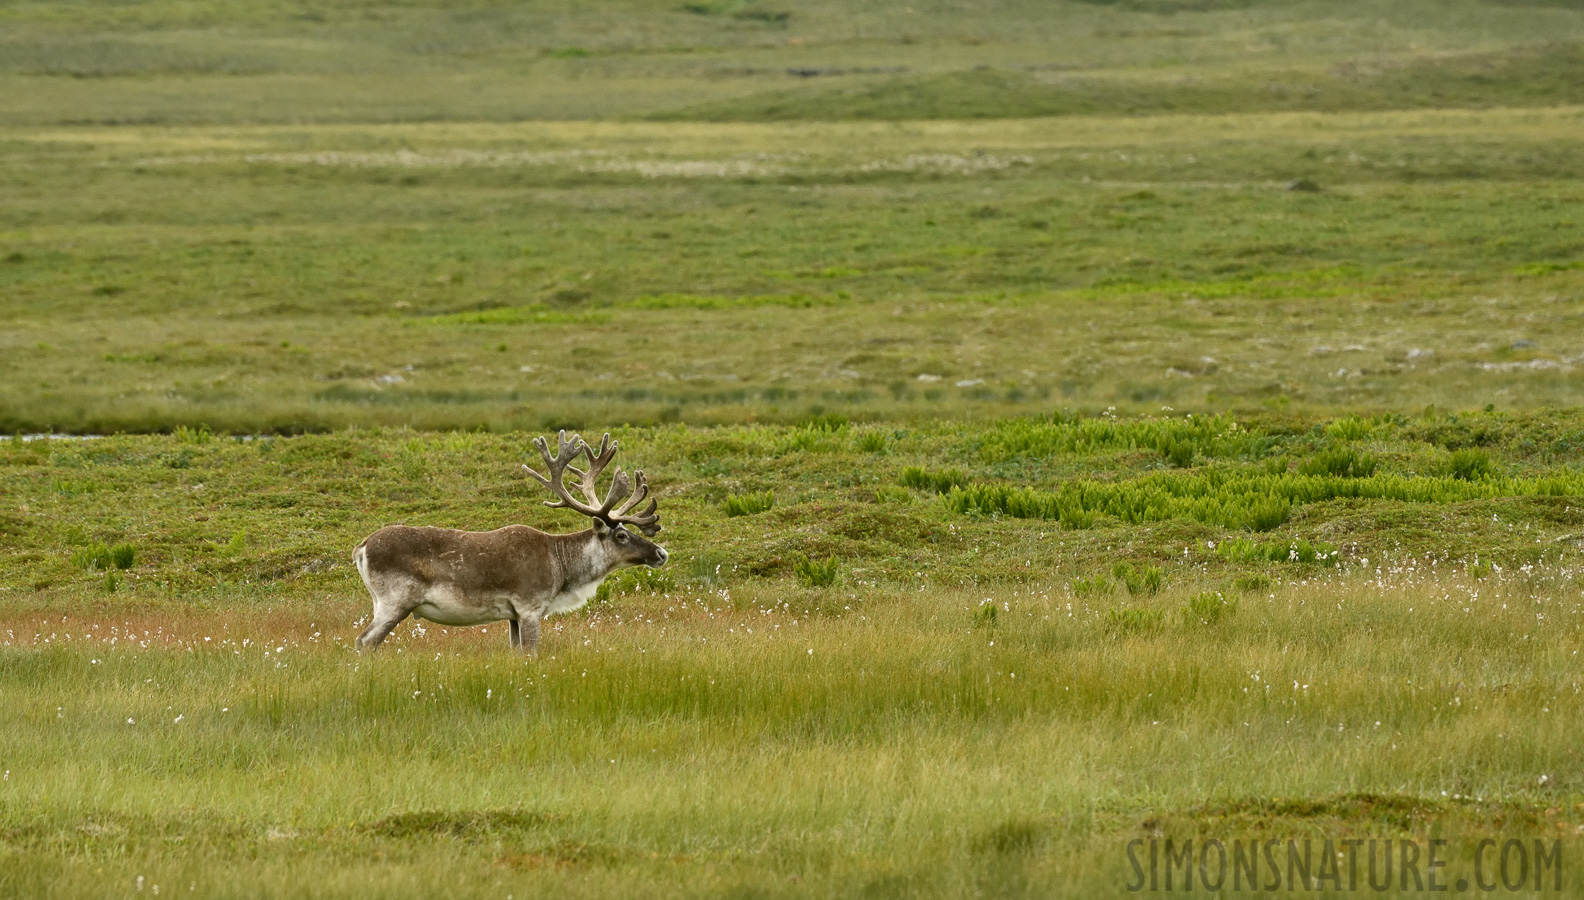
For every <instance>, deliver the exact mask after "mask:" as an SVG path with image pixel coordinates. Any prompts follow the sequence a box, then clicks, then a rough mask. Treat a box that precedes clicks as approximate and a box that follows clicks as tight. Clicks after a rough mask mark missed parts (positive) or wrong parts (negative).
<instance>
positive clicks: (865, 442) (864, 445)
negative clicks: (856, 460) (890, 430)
mask: <svg viewBox="0 0 1584 900" xmlns="http://www.w3.org/2000/svg"><path fill="white" fill-rule="evenodd" d="M855 444H856V445H857V447H858V449H859V450H861V451H863V452H864V453H884V452H886V445H887V440H886V435H885V432H883V431H865V432H863V433H862V434H859V435H858V440H857V441H856V442H855Z"/></svg>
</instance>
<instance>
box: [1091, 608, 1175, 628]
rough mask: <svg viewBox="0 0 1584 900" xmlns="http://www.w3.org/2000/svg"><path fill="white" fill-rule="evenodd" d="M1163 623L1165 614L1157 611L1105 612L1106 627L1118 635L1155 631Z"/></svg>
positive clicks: (1124, 610) (1114, 610)
mask: <svg viewBox="0 0 1584 900" xmlns="http://www.w3.org/2000/svg"><path fill="white" fill-rule="evenodd" d="M1165 621H1166V614H1165V613H1164V612H1163V611H1161V610H1158V609H1121V608H1118V609H1108V610H1106V625H1107V627H1109V628H1110V629H1111V630H1112V631H1114V632H1116V633H1118V634H1140V633H1143V632H1148V631H1157V630H1159V629H1160V627H1161V625H1162V624H1163V623H1164V622H1165Z"/></svg>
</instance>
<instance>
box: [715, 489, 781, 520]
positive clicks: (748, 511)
mask: <svg viewBox="0 0 1584 900" xmlns="http://www.w3.org/2000/svg"><path fill="white" fill-rule="evenodd" d="M774 506H775V491H765V492H764V493H762V494H727V495H726V500H725V502H723V503H721V509H723V510H725V512H726V515H727V516H731V517H735V516H752V515H758V514H759V513H762V512H767V511H769V510H770V509H771V508H773V507H774Z"/></svg>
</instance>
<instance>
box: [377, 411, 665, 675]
mask: <svg viewBox="0 0 1584 900" xmlns="http://www.w3.org/2000/svg"><path fill="white" fill-rule="evenodd" d="M574 447H576V448H579V449H577V450H575V451H574V452H575V453H583V452H587V451H586V448H584V447H583V445H582V443H581V440H579V439H577V438H574V440H573V441H572V442H568V441H566V439H565V435H564V434H563V435H562V450H563V452H562V453H560V454H558V457H557V458H556V459H555V460H553V461H552V460H551V459H550V456H549V454H548V452H546V453H545V458H546V460H547V461H548V462H551V463H552V465H551V468H552V473H553V474H552V477H553V478H554V485H553V487H552V490H553V491H554V492H555V493H556V494H557V495H558V496H559V497H561V498H562V500H558V501H556V504H555V505H565V506H570V507H571V508H574V509H578V510H579V511H580V512H585V513H587V514H588V515H590V516H591V517H592V518H593V523H594V527H593V528H590V529H588V530H586V531H579V532H576V533H573V534H549V533H546V532H543V531H540V530H538V529H536V528H529V527H528V526H526V525H508V526H506V527H505V528H498V529H496V530H494V531H457V530H455V529H451V528H426V527H425V528H415V527H411V526H407V525H390V526H387V527H385V528H381V529H380V530H379V531H376V532H374V533H373V534H371V535H369V536H368V538H367V539H365V540H364V541H363V543H361V544H359V545H358V546H357V549H356V550H354V551H352V562H353V563H354V564H355V565H356V566H357V570H358V574H359V575H362V576H363V583H364V584H365V585H367V586H368V590H369V594H370V595H372V597H373V599H374V616H373V620H372V621H371V622H370V623H369V626H368V627H367V628H366V629H364V630H363V633H362V634H360V635H359V636H358V647H359V649H372V648H374V647H377V646H379V644H380V642H381V641H383V640H385V638H386V636H387V635H389V634H390V633H391V631H392V630H393V629H395V627H396V626H397V625H399V624H401V622H402V620H403V619H405V618H407V617H408V616H417V617H419V618H421V619H427V620H429V621H431V622H436V623H439V624H441V625H456V626H465V625H484V624H488V623H490V622H500V621H506V622H510V623H511V643H512V646H513V647H517V648H520V649H524V650H526V651H528V652H530V653H531V652H534V650H535V649H536V648H537V646H538V642H539V623H540V622H542V621H543V620H544V617H545V616H547V615H551V614H553V613H559V612H567V611H570V610H574V609H578V608H580V607H582V606H583V605H584V604H586V603H587V602H588V601H589V598H591V597H593V596H594V592H595V591H597V590H598V589H599V585H600V582H602V581H604V580H605V577H606V576H608V575H609V574H610V573H611V572H614V571H616V570H617V569H621V568H625V567H628V566H639V565H647V566H655V567H659V566H663V565H665V562H666V557H667V554H666V551H665V549H664V548H662V547H660V546H659V545H658V544H655V543H653V542H652V541H649V540H646V539H645V538H643V537H640V536H639V535H638V534H636V533H635V532H632V531H629V530H628V529H627V528H626V525H628V524H633V525H635V526H636V527H638V528H640V529H641V530H643V531H645V532H648V533H653V532H654V531H658V530H659V526H658V525H656V524H654V523H655V519H656V518H657V517H655V516H653V515H652V512H653V503H651V504H650V511H649V513H643V514H639V515H637V516H623V515H619V514H621V513H625V512H627V508H623V509H620V510H617V513H618V515H612V513H611V507H612V506H613V505H614V501H610V499H609V498H607V501H608V502H607V504H606V505H605V506H604V507H603V508H594V507H592V506H591V507H589V508H587V509H584V508H583V505H582V504H577V505H573V504H576V501H575V499H574V498H571V497H570V495H568V494H566V492H565V491H564V489H562V488H561V484H560V472H561V470H562V469H565V468H569V466H568V465H567V463H568V462H569V460H570V459H571V457H569V456H568V455H567V453H566V452H565V451H567V450H568V449H570V448H574ZM607 447H608V449H609V452H608V453H606V454H605V455H604V459H605V460H606V461H608V460H609V457H610V455H611V454H614V452H615V445H614V443H612V442H611V441H610V436H609V435H606V438H605V443H604V444H603V445H602V448H601V449H602V450H604V449H606V448H607ZM589 456H590V458H591V459H596V460H597V459H598V457H596V456H595V455H594V454H593V453H592V452H589ZM600 468H603V463H600V464H599V465H597V466H594V465H591V467H590V472H589V473H587V475H588V476H589V478H588V481H587V482H586V483H587V484H588V485H589V490H590V491H592V482H593V476H597V474H598V470H599V469H600ZM531 471H532V470H530V472H531ZM572 471H573V472H575V473H576V472H578V470H576V469H572ZM579 474H583V473H579ZM536 477H537V476H536ZM541 480H544V481H547V482H548V481H549V479H541ZM617 482H618V485H617V486H614V487H613V490H612V497H617V498H618V500H619V499H624V498H626V497H627V496H628V495H630V494H631V493H632V488H631V486H630V485H628V484H627V482H626V476H625V475H623V474H622V473H621V470H620V469H618V470H617ZM638 483H639V486H640V488H644V483H643V475H642V473H638ZM618 488H624V489H625V491H626V493H625V494H623V493H622V492H621V490H620V489H618ZM618 495H620V496H619V497H618ZM640 499H641V497H640ZM634 502H636V501H634ZM632 505H633V504H632V503H629V504H628V507H631V506H632Z"/></svg>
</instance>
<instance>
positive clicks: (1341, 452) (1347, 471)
mask: <svg viewBox="0 0 1584 900" xmlns="http://www.w3.org/2000/svg"><path fill="white" fill-rule="evenodd" d="M1377 465H1378V462H1377V460H1376V459H1375V457H1373V456H1370V455H1368V454H1363V453H1359V452H1358V451H1357V450H1354V449H1351V448H1348V447H1337V448H1334V449H1331V450H1326V451H1323V452H1321V453H1318V454H1316V455H1314V456H1311V457H1309V458H1308V459H1306V460H1304V461H1303V462H1301V463H1299V464H1298V474H1300V475H1330V476H1333V477H1336V478H1368V477H1370V476H1371V475H1374V474H1375V468H1376V466H1377Z"/></svg>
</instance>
